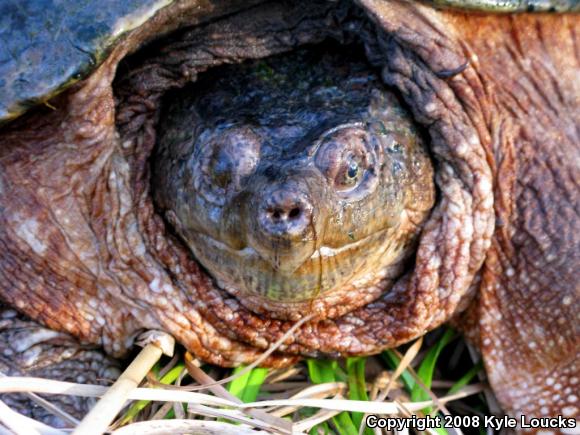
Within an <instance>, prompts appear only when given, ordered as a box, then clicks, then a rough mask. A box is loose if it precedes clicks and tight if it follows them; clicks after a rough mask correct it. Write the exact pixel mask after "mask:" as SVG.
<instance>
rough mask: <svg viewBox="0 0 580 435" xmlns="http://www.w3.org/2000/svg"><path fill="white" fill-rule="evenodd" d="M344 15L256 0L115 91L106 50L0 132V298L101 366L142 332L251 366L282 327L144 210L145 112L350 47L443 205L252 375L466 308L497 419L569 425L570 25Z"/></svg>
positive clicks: (575, 62) (149, 137) (424, 9)
mask: <svg viewBox="0 0 580 435" xmlns="http://www.w3.org/2000/svg"><path fill="white" fill-rule="evenodd" d="M358 3H359V5H358V6H356V7H353V6H351V5H349V4H343V3H339V4H335V3H320V4H318V3H312V2H308V3H307V4H301V3H292V4H290V3H280V4H269V5H267V6H263V7H261V8H259V9H257V10H250V11H247V12H242V13H240V14H238V15H234V16H232V17H231V18H229V19H228V20H226V21H223V22H219V21H218V22H216V23H213V24H210V25H207V26H204V27H199V28H196V29H194V30H191V31H188V32H185V33H183V34H182V35H180V38H179V39H178V40H175V41H171V40H169V41H167V42H166V43H165V44H164V45H161V46H160V47H157V50H158V54H156V55H154V56H152V57H149V58H148V59H145V60H135V63H134V64H129V65H130V68H129V71H128V72H127V73H125V74H121V75H120V77H119V79H118V82H117V83H116V89H117V94H116V97H114V96H113V91H112V87H111V84H112V81H113V78H114V73H115V66H116V65H117V62H118V61H119V59H120V58H121V57H122V56H123V54H124V52H123V49H119V50H117V51H115V52H113V54H112V55H111V57H110V58H109V60H108V61H107V62H106V63H105V64H103V65H102V66H101V67H100V68H99V70H98V71H96V72H95V73H94V74H93V75H92V76H91V77H90V78H89V79H87V80H86V81H85V82H83V83H82V84H80V85H78V86H77V87H75V88H74V89H72V90H71V91H70V92H68V93H67V94H65V95H63V96H62V97H61V98H59V99H58V100H56V101H54V104H53V105H54V106H55V107H57V110H56V111H49V110H48V109H46V110H42V109H41V110H38V111H36V112H35V113H33V114H30V115H28V116H26V117H25V118H23V119H21V120H18V121H16V122H14V123H12V124H11V125H9V126H8V127H7V128H5V129H4V130H3V131H2V132H1V133H0V144H1V146H0V205H1V207H2V208H0V246H1V254H0V294H1V295H2V298H3V299H4V300H5V301H6V302H7V303H9V304H10V305H11V306H14V307H16V308H18V310H20V311H21V312H23V313H25V314H27V315H28V316H30V317H32V318H34V319H36V320H38V321H40V322H42V323H44V324H46V325H47V326H49V327H50V328H52V329H56V330H61V331H68V332H70V333H72V334H74V335H76V336H77V337H79V338H80V339H81V340H84V341H88V342H92V343H100V344H102V345H104V347H105V348H106V349H107V350H108V351H109V352H112V353H113V354H122V353H123V352H124V351H125V349H126V348H127V347H128V346H129V345H130V344H131V339H132V337H134V336H135V334H136V333H138V331H140V330H141V329H143V328H155V329H165V330H167V331H168V332H170V333H171V334H173V335H174V336H175V337H176V339H177V340H178V341H180V342H182V343H183V344H184V345H185V346H186V347H187V348H188V349H189V350H190V351H192V352H194V353H195V354H196V355H198V356H199V357H200V358H203V359H205V360H208V361H211V362H214V363H217V364H223V365H234V364H239V363H241V362H247V361H250V360H253V359H254V358H256V357H257V355H259V353H260V352H261V351H262V350H263V349H265V348H266V347H267V346H268V345H269V344H271V343H272V342H274V341H275V340H276V339H278V338H279V337H280V336H281V335H282V334H283V332H284V331H285V330H287V329H288V328H289V327H290V326H291V325H292V322H287V321H281V320H275V319H270V318H268V317H266V316H263V315H262V316H257V315H255V314H253V313H252V312H250V311H248V310H246V309H245V308H244V307H243V306H242V304H240V303H239V301H237V300H236V298H235V297H232V296H230V295H229V294H228V293H226V292H224V291H222V290H220V289H219V288H217V287H215V286H214V284H213V282H212V281H211V279H210V278H209V277H208V276H207V275H206V274H205V273H204V272H203V271H202V270H201V269H200V268H199V266H198V265H197V264H196V262H195V261H194V260H192V258H191V255H190V254H189V252H188V250H187V249H185V248H184V247H183V245H182V243H181V242H180V241H179V240H177V239H175V238H174V237H173V236H172V235H171V232H170V231H169V229H168V228H167V227H166V225H165V223H164V221H163V220H162V219H161V218H160V217H159V216H158V215H156V213H155V210H154V207H153V205H152V201H151V198H150V192H149V166H148V163H147V157H148V156H149V154H150V153H151V151H152V149H153V147H154V145H155V132H156V130H155V125H156V121H157V117H158V111H157V109H158V107H159V105H158V102H159V100H160V98H161V96H162V95H163V94H164V93H166V91H167V90H169V89H172V88H179V87H182V86H184V85H185V84H186V83H188V82H190V81H192V80H195V79H196V77H197V73H199V72H201V71H203V70H206V69H207V68H208V67H209V66H212V65H217V64H221V63H235V62H238V61H240V60H243V59H245V58H261V57H265V56H269V55H273V54H276V53H280V52H285V51H289V50H291V49H294V48H296V47H298V46H300V45H303V44H305V43H316V42H320V41H322V40H324V39H326V38H333V39H336V40H338V41H339V42H349V41H352V40H357V39H358V40H360V41H361V42H362V43H364V45H365V51H366V55H367V58H368V60H369V61H370V62H371V63H372V64H373V65H375V66H376V67H379V68H381V69H382V78H383V80H384V82H385V83H386V84H388V85H389V86H392V87H393V88H394V89H396V90H397V91H398V92H399V93H400V94H401V95H402V96H403V98H404V100H405V102H406V103H407V105H408V106H409V107H410V108H411V110H412V113H413V115H414V118H415V121H416V122H417V123H419V124H421V125H423V126H424V127H425V128H426V129H427V131H428V133H429V136H430V141H431V144H430V151H431V154H432V157H433V159H434V161H435V163H436V168H435V172H436V176H435V181H436V184H437V186H438V189H439V197H438V200H437V203H436V205H435V208H434V209H433V212H432V214H431V216H430V218H429V220H428V221H427V223H426V224H425V226H424V229H423V232H422V234H421V236H420V240H419V246H418V248H417V253H416V260H415V265H414V268H413V270H411V271H409V273H407V274H406V275H404V276H403V277H401V278H400V279H399V280H398V281H397V282H396V283H395V285H394V287H393V288H392V289H391V290H390V291H389V292H387V293H386V294H384V295H383V296H382V297H381V298H379V299H377V300H376V301H374V302H372V303H369V304H368V305H366V306H364V307H361V308H358V309H356V310H354V311H352V312H351V313H349V314H346V315H344V316H341V317H338V318H336V319H326V320H322V321H317V320H313V321H311V322H309V323H307V324H305V325H303V326H302V327H301V328H300V329H299V330H298V331H296V333H295V334H294V336H293V337H291V338H290V339H288V340H287V341H286V343H284V345H283V346H282V348H281V349H280V351H279V352H278V353H277V354H275V355H274V356H273V357H272V358H271V359H270V360H269V361H268V363H269V364H271V365H282V364H289V363H292V362H293V361H295V360H296V359H297V357H298V356H299V355H324V354H325V355H353V354H368V353H373V352H377V351H379V350H381V349H384V348H386V347H390V346H395V345H397V344H400V343H403V342H405V341H407V340H409V339H412V338H413V337H416V336H419V335H421V334H423V333H424V332H425V331H427V330H429V329H431V328H434V327H436V326H437V325H439V324H441V323H443V322H445V321H447V320H448V319H449V318H450V317H451V316H453V315H455V314H456V313H458V312H460V311H461V310H463V309H465V308H466V307H467V306H468V305H469V303H470V302H471V301H473V300H474V299H473V297H474V296H475V295H476V296H477V299H476V303H475V305H473V306H472V307H470V310H469V314H470V317H472V318H475V320H476V324H477V326H478V331H477V336H478V337H479V343H480V348H481V351H482V354H483V358H484V361H485V364H486V369H487V372H488V374H489V378H490V382H491V384H492V387H493V388H494V391H495V392H496V394H497V396H498V398H499V400H500V402H501V404H502V406H503V407H504V409H505V410H506V411H507V412H509V413H512V414H516V413H518V412H525V413H526V414H527V415H536V416H542V415H557V414H561V415H565V416H572V417H577V416H578V414H579V412H578V403H577V400H578V398H577V390H578V378H579V371H580V370H579V367H578V357H579V356H580V355H579V353H580V343H579V340H580V319H579V317H578V313H579V312H580V301H579V297H578V293H579V289H578V284H577V281H576V277H575V274H574V271H575V270H578V267H579V263H580V259H579V255H580V254H579V252H580V249H579V246H578V244H579V238H580V236H579V234H580V218H579V217H578V214H579V210H578V184H579V178H580V173H579V172H580V171H579V168H578V159H579V146H578V143H579V137H578V135H579V133H578V125H579V122H580V119H579V118H580V109H579V105H580V103H579V101H580V83H578V80H577V76H578V72H579V70H580V65H579V59H578V56H579V54H578V52H577V47H578V45H579V42H580V41H579V39H578V38H579V36H578V35H579V33H578V30H579V25H578V19H577V18H576V17H573V16H566V15H562V16H548V15H535V16H527V15H519V16H501V17H500V16H493V17H489V16H483V15H464V14H461V13H456V12H443V11H436V10H434V9H431V8H430V7H428V6H426V5H422V4H419V3H412V2H406V1H402V0H401V1H396V0H393V1H382V0H361V1H359V2H358ZM359 7H360V8H359ZM361 10H362V11H363V12H361ZM369 18H370V22H369V20H368V19H369Z"/></svg>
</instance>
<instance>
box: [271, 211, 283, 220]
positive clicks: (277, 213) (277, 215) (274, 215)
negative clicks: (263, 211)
mask: <svg viewBox="0 0 580 435" xmlns="http://www.w3.org/2000/svg"><path fill="white" fill-rule="evenodd" d="M281 217H282V216H281V213H280V210H274V211H273V212H272V219H274V220H276V221H277V220H280V218H281Z"/></svg>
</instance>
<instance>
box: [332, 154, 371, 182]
mask: <svg viewBox="0 0 580 435" xmlns="http://www.w3.org/2000/svg"><path fill="white" fill-rule="evenodd" d="M363 171H364V169H363V168H361V163H360V162H359V159H357V158H356V156H351V157H349V158H347V159H346V161H345V165H344V167H343V168H341V170H340V171H339V173H338V177H337V179H336V180H335V184H336V185H337V187H340V186H342V187H344V188H352V187H354V186H356V185H357V184H358V181H359V180H360V178H361V177H360V174H361V173H362V172H363Z"/></svg>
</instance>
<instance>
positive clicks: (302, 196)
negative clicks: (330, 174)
mask: <svg viewBox="0 0 580 435" xmlns="http://www.w3.org/2000/svg"><path fill="white" fill-rule="evenodd" d="M296 178H297V177H293V178H291V179H287V180H285V181H283V182H280V183H274V184H270V185H269V186H267V187H266V188H264V189H262V190H261V191H260V192H259V193H256V194H254V195H253V199H252V201H251V204H249V207H251V208H252V209H251V210H248V211H249V217H250V219H249V220H250V222H249V234H248V239H249V240H248V241H249V244H250V245H251V246H252V247H253V248H254V250H255V251H256V252H257V253H258V254H259V255H260V257H261V258H262V259H263V260H264V261H266V262H267V263H269V264H270V265H271V267H272V268H273V269H274V270H275V271H276V272H278V273H280V274H282V275H291V274H292V273H294V272H295V271H296V269H298V268H299V267H300V266H301V265H302V264H303V263H304V262H305V261H306V260H307V259H309V258H310V257H311V256H312V254H314V252H315V250H316V249H317V241H318V237H317V234H319V232H317V226H318V224H319V223H320V216H319V208H318V207H316V206H315V204H316V202H315V201H314V196H313V194H312V191H311V189H310V188H309V187H308V185H307V184H306V182H304V181H300V180H297V179H296Z"/></svg>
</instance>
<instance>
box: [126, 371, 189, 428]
mask: <svg viewBox="0 0 580 435" xmlns="http://www.w3.org/2000/svg"><path fill="white" fill-rule="evenodd" d="M184 367H185V366H184V364H183V363H178V364H176V365H175V367H173V368H172V369H171V370H169V371H168V372H167V373H166V374H165V376H163V377H162V378H161V379H160V380H159V382H161V383H162V384H166V385H169V384H173V383H174V382H175V381H176V380H177V378H178V377H179V375H180V374H181V372H182V371H183V368H184ZM157 373H159V370H157ZM150 402H151V401H150V400H138V401H137V402H135V403H134V404H133V405H131V407H130V408H129V409H128V410H127V413H126V414H125V417H123V420H121V423H120V424H121V425H124V424H127V423H128V422H130V421H131V420H133V419H134V418H135V417H136V416H137V414H139V413H140V412H141V411H142V410H143V409H144V408H145V407H146V406H147V405H148V404H149V403H150Z"/></svg>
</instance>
